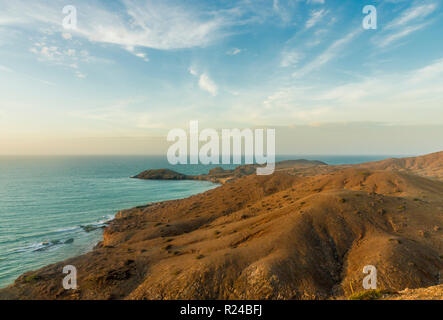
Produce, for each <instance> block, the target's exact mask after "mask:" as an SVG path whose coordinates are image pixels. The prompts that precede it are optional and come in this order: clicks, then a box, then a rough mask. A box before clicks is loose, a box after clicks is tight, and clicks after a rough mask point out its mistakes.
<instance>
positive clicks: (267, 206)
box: [0, 152, 443, 299]
mask: <svg viewBox="0 0 443 320" xmlns="http://www.w3.org/2000/svg"><path fill="white" fill-rule="evenodd" d="M442 160H443V153H442V152H440V153H436V154H431V155H426V156H422V157H415V158H405V159H387V160H384V161H378V162H371V163H366V164H358V165H346V166H328V165H323V164H319V163H315V164H312V165H306V164H303V165H301V164H298V165H297V164H291V165H289V166H284V167H283V168H280V169H279V170H276V172H275V173H274V174H273V175H272V176H256V175H254V174H246V175H243V176H240V177H234V178H233V179H227V180H226V181H225V183H224V184H222V185H220V186H217V187H215V188H214V189H211V190H209V191H206V192H204V193H200V194H196V195H193V196H190V197H188V198H184V199H180V200H169V201H160V202H156V203H151V204H147V205H144V206H138V207H134V208H131V209H126V210H121V211H120V212H118V214H117V215H116V217H115V219H114V220H113V221H112V222H111V223H110V225H109V226H108V227H107V228H106V229H105V230H104V234H103V241H102V242H101V243H99V244H98V245H97V246H96V247H95V248H94V250H93V251H92V252H89V253H87V254H85V255H82V256H78V257H74V258H71V259H68V260H66V261H62V262H58V263H56V264H53V265H50V266H46V267H44V268H42V269H40V270H36V271H33V272H29V273H27V274H24V275H22V276H20V277H19V278H18V279H17V280H16V282H15V283H14V285H12V286H10V287H8V288H7V289H6V290H5V289H3V290H0V299H12V298H14V297H21V298H23V299H33V298H35V297H40V298H41V299H291V298H295V299H330V298H338V297H340V296H345V297H346V296H348V295H349V294H350V292H349V284H350V283H352V287H353V288H357V287H358V286H359V282H360V281H361V280H360V277H361V275H360V274H361V269H362V268H363V266H364V264H365V263H366V264H367V263H370V264H374V265H377V268H378V271H379V273H380V279H382V280H381V283H380V287H381V288H382V289H385V288H386V289H393V290H399V291H400V290H403V289H404V288H422V287H427V286H432V285H433V284H435V282H436V281H437V279H436V278H435V276H434V275H435V274H437V270H438V269H439V268H442V267H443V262H442V261H441V258H439V257H438V256H439V248H440V246H441V240H442V235H441V228H438V226H439V225H442V218H443V211H441V210H440V209H441V208H443V199H442V197H441V194H443V182H442V181H441V178H442V175H441V173H442V172H443V171H442V170H441V169H442ZM148 173H149V175H148V178H150V177H151V176H150V174H157V173H158V171H154V172H153V171H150V172H148ZM166 174H167V177H168V178H170V177H171V172H170V171H168V172H166ZM156 178H159V177H158V176H157V177H156ZM439 208H440V209H439ZM439 210H440V211H439ZM399 219H400V220H399ZM402 220H405V221H406V220H407V221H408V223H407V224H405V223H402ZM424 222H426V225H424ZM385 226H389V228H388V229H386V227H385ZM293 243H298V244H299V245H298V246H295V247H294V246H293ZM374 247H376V248H378V249H377V250H376V252H375V253H376V254H375V255H374V254H373V253H374V252H373V250H372V249H373V248H374ZM319 248H322V249H319ZM306 252H309V260H306V259H307V258H305V256H306ZM440 255H441V252H440ZM341 257H343V258H341ZM368 259H370V261H366V260H368ZM422 261H428V263H427V264H423V263H422ZM67 264H70V265H74V266H76V267H77V268H78V270H79V273H78V274H79V285H80V288H79V290H74V291H66V290H63V289H62V288H60V284H61V280H62V278H63V275H62V274H61V269H62V268H63V266H64V265H67ZM282 264H283V265H282ZM394 266H395V268H396V269H397V270H398V271H397V272H396V273H395V274H392V273H389V270H391V269H392V268H393V267H394ZM343 268H344V269H343ZM411 268H412V269H413V274H414V275H415V276H414V277H412V278H411V277H407V276H406V275H407V274H409V273H410V272H411V271H409V270H410V269H411ZM327 270H332V272H334V273H333V276H332V277H331V275H330V273H329V272H330V271H328V272H327V273H325V272H326V271H327ZM334 270H337V271H334ZM341 270H345V272H344V273H343V271H341ZM387 275H389V276H387ZM294 277H295V278H294ZM316 277H320V279H325V280H322V281H323V282H320V283H319V282H317V281H315V279H316ZM328 279H329V280H328ZM383 279H389V282H384V281H383ZM251 281H252V282H251ZM324 281H326V282H324ZM328 281H329V282H328ZM218 283H223V287H222V288H223V289H222V290H221V289H218V288H220V287H219V285H218ZM288 286H289V287H288ZM332 289H333V290H332ZM220 290H221V291H220ZM40 298H39V299H40Z"/></svg>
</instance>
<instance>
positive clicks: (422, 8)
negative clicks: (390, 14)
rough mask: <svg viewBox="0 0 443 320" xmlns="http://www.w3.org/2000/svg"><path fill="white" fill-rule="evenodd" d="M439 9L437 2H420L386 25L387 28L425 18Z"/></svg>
mask: <svg viewBox="0 0 443 320" xmlns="http://www.w3.org/2000/svg"><path fill="white" fill-rule="evenodd" d="M436 9H437V4H436V3H429V4H419V5H415V6H413V7H411V8H409V9H407V10H405V11H404V12H403V13H402V14H401V15H400V16H399V17H398V18H396V19H395V20H394V21H392V22H391V23H390V24H388V25H387V26H386V29H392V28H397V27H401V26H404V25H406V24H407V23H409V22H412V21H414V20H418V19H423V18H426V17H427V16H429V15H430V14H431V13H433V12H434V11H435V10H436Z"/></svg>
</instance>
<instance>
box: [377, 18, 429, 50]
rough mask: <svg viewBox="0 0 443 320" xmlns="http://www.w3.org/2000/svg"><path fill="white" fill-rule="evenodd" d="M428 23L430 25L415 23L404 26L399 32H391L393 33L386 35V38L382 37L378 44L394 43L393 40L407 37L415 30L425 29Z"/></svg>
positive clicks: (385, 45)
mask: <svg viewBox="0 0 443 320" xmlns="http://www.w3.org/2000/svg"><path fill="white" fill-rule="evenodd" d="M427 25H428V23H424V24H420V25H414V26H410V27H406V28H403V29H401V30H399V31H398V32H395V33H391V34H389V35H387V36H385V37H384V38H382V39H380V40H379V41H378V46H380V47H387V46H389V45H390V44H392V43H393V42H395V41H397V40H400V39H402V38H405V37H407V36H409V35H410V34H411V33H413V32H415V31H418V30H421V29H423V28H424V27H426V26H427Z"/></svg>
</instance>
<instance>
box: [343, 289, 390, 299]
mask: <svg viewBox="0 0 443 320" xmlns="http://www.w3.org/2000/svg"><path fill="white" fill-rule="evenodd" d="M391 293H392V292H390V291H389V290H381V289H376V290H365V291H361V292H357V293H354V294H352V295H350V296H349V297H348V299H349V300H378V299H380V298H382V297H383V295H385V294H391Z"/></svg>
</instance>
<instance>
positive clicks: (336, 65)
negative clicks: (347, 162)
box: [0, 0, 443, 154]
mask: <svg viewBox="0 0 443 320" xmlns="http://www.w3.org/2000/svg"><path fill="white" fill-rule="evenodd" d="M66 5H74V6H75V7H76V9H77V15H78V20H77V29H76V30H66V29H64V28H63V26H62V22H63V19H64V17H65V16H66V15H65V14H63V13H62V8H63V7H64V6H66ZM365 5H374V6H375V7H376V8H377V16H378V28H377V30H365V29H363V27H362V21H363V18H364V14H363V13H362V9H363V7H364V6H365ZM442 6H443V4H442V3H441V1H438V0H429V1H428V0H424V1H423V0H422V1H409V0H404V1H402V0H384V1H382V0H380V1H369V0H363V1H357V0H348V1H345V0H274V1H272V0H267V1H265V0H254V1H253V0H239V1H212V0H211V1H209V0H205V1H203V0H201V1H184V0H182V1H168V0H162V1H150V0H145V1H137V0H132V1H130V0H121V1H112V2H111V1H79V0H72V1H69V2H67V1H65V0H63V1H59V0H55V1H41V0H40V1H39V0H36V1H20V0H17V1H8V0H0V8H1V9H0V135H1V137H2V139H0V147H1V150H2V151H1V152H0V153H6V154H7V153H11V154H14V153H28V152H30V153H39V152H42V153H57V152H62V153H63V152H65V151H66V150H68V149H67V148H68V147H67V146H69V148H70V149H71V150H74V149H75V150H77V152H78V153H82V152H83V153H89V152H93V150H94V149H96V148H97V146H96V145H95V144H93V143H91V141H99V140H100V139H102V140H100V141H102V142H101V145H103V141H104V140H103V139H105V140H106V141H107V142H106V143H107V144H108V145H110V147H109V148H108V149H106V150H104V151H103V152H104V153H106V152H109V153H118V152H119V150H123V151H122V152H124V153H125V152H126V153H132V152H133V151H134V150H135V149H138V148H140V144H139V142H137V143H135V144H134V141H140V139H145V140H144V141H148V140H149V139H154V140H155V139H157V140H156V141H157V142H155V143H154V142H153V143H152V145H149V143H147V144H146V145H147V146H148V147H149V148H150V149H151V150H154V151H155V150H156V151H159V150H160V149H159V147H158V144H159V142H158V139H160V138H162V137H164V135H165V133H166V132H167V131H168V130H170V129H172V128H176V127H182V128H184V127H186V125H187V124H188V122H189V121H190V120H199V121H200V123H201V126H202V127H203V126H204V127H214V128H230V127H242V128H243V127H256V126H259V127H260V126H266V127H284V128H291V127H297V128H298V127H300V128H307V129H310V128H316V127H321V126H330V127H331V130H335V129H332V128H340V127H349V126H352V132H354V131H355V130H357V131H356V132H359V131H358V126H359V125H360V126H362V127H364V128H365V127H367V126H372V127H374V128H376V127H380V126H383V127H386V126H388V127H389V126H391V127H394V126H396V127H398V126H401V127H410V126H415V128H418V127H420V128H421V127H428V128H431V127H432V128H434V127H437V128H440V129H439V130H440V131H437V132H439V133H441V136H443V130H441V126H442V125H443V121H442V119H443V106H442V101H443V41H441V39H442V37H441V30H443V8H442ZM355 126H357V129H356V127H355ZM342 129H343V128H341V129H340V130H342ZM337 130H338V129H337ZM364 130H365V129H362V130H361V132H366V131H364ZM407 131H408V130H406V132H407ZM332 132H334V131H332ZM340 132H342V131H340ZM349 132H351V131H349ZM414 132H415V131H414ZM423 132H424V131H423ZM426 132H427V131H426ZM431 132H433V133H432V137H431V138H433V139H435V131H433V130H431ZM297 134H303V133H300V132H299V131H297ZM281 138H282V139H283V140H285V141H286V142H287V141H290V140H291V139H293V137H291V135H290V134H289V133H286V134H285V137H281ZM299 138H300V137H299ZM368 138H369V137H368ZM428 138H429V137H428V136H427V133H426V134H425V133H423V139H428ZM94 139H95V140H94ZM97 139H98V140H97ZM131 139H132V140H131ZM306 139H308V140H309V137H306ZM405 139H407V137H405ZM440 140H443V139H436V140H435V141H436V142H435V143H434V144H430V145H429V146H428V147H427V149H426V150H422V149H419V148H418V149H417V148H415V147H414V148H412V147H411V148H412V149H411V152H406V153H414V152H422V151H428V149H429V151H437V150H431V149H438V148H441V147H443V146H442V144H441V143H439V142H438V141H440ZM128 141H132V142H128ZM433 141H434V140H433ZM326 143H327V145H329V142H325V146H326ZM97 144H100V143H99V142H97ZM286 144H287V143H286ZM325 146H324V147H325ZM321 148H322V147H321V145H319V149H318V151H319V153H322V152H321ZM352 148H354V147H353V144H351V143H350V144H349V148H348V150H344V151H343V152H349V153H356V152H363V151H364V150H355V149H354V150H351V149H352ZM381 149H382V150H385V149H387V145H385V146H384V147H383V148H381ZM289 151H290V150H289V149H288V150H286V149H285V150H284V152H289ZM314 151H315V150H313V151H312V152H314ZM377 151H378V150H373V152H377ZM404 151H408V150H407V148H406V146H405V147H403V149H398V150H397V152H404ZM277 152H278V150H277ZM301 152H303V150H301ZM306 152H308V151H306ZM309 152H310V151H309Z"/></svg>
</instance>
